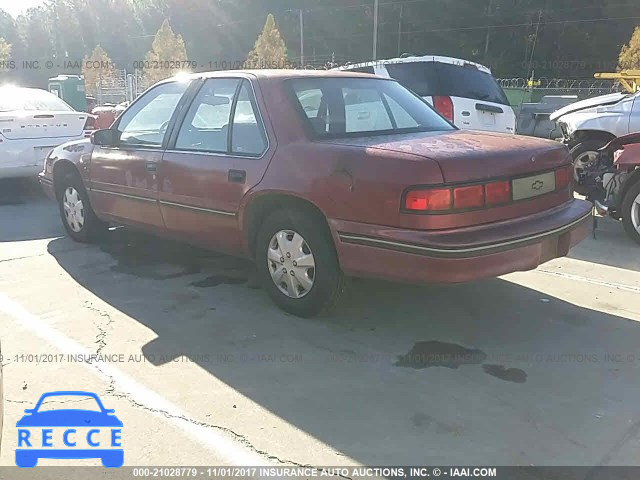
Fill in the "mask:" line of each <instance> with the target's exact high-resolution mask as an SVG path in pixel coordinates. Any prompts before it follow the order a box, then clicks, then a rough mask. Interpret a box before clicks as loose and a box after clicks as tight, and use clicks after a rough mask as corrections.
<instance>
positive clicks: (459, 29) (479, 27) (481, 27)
mask: <svg viewBox="0 0 640 480" xmlns="http://www.w3.org/2000/svg"><path fill="white" fill-rule="evenodd" d="M638 19H640V16H635V17H615V18H591V19H587V18H585V19H579V20H553V21H547V22H541V23H540V26H541V27H542V26H545V25H561V24H567V23H596V22H612V21H623V20H638ZM390 23H391V22H385V24H390ZM536 24H537V22H527V23H512V24H497V25H474V26H470V27H455V28H434V29H424V30H409V31H405V32H404V34H406V35H412V34H414V33H443V32H462V31H468V30H485V29H487V28H515V27H533V26H535V25H536ZM381 25H384V24H381ZM362 36H369V33H354V34H351V35H343V36H340V37H333V38H338V39H343V38H352V37H362ZM312 38H314V39H315V38H320V37H319V36H314V37H312Z"/></svg>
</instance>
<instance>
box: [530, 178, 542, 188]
mask: <svg viewBox="0 0 640 480" xmlns="http://www.w3.org/2000/svg"><path fill="white" fill-rule="evenodd" d="M542 187H544V182H543V181H542V180H536V181H535V182H533V183H532V184H531V189H532V190H541V189H542Z"/></svg>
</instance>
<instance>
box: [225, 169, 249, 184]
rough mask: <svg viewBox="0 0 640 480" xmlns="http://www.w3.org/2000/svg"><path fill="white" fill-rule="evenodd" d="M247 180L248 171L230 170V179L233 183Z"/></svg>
mask: <svg viewBox="0 0 640 480" xmlns="http://www.w3.org/2000/svg"><path fill="white" fill-rule="evenodd" d="M246 180H247V172H245V171H244V170H229V181H230V182H231V183H244V182H245V181H246Z"/></svg>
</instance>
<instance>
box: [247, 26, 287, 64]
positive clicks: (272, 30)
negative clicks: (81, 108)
mask: <svg viewBox="0 0 640 480" xmlns="http://www.w3.org/2000/svg"><path fill="white" fill-rule="evenodd" d="M247 64H248V67H249V68H285V67H286V64H287V47H286V45H285V44H284V40H283V39H282V36H281V35H280V31H279V30H278V27H276V20H275V18H273V15H272V14H269V15H267V21H266V23H265V24H264V28H263V29H262V33H261V34H260V35H259V36H258V39H257V40H256V43H255V45H254V47H253V50H251V52H249V56H248V57H247Z"/></svg>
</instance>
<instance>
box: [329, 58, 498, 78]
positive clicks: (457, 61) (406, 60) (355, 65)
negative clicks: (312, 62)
mask: <svg viewBox="0 0 640 480" xmlns="http://www.w3.org/2000/svg"><path fill="white" fill-rule="evenodd" d="M420 62H440V63H450V64H453V65H460V66H462V65H465V64H467V65H474V66H475V67H477V68H478V70H482V71H483V72H485V73H489V74H491V69H490V68H489V67H487V66H485V65H482V64H481V63H477V62H472V61H470V60H465V59H463V58H456V57H447V56H444V55H417V56H412V57H396V58H389V59H384V60H373V61H369V62H359V63H353V64H350V65H345V66H342V67H338V68H336V69H335V70H342V71H349V70H350V69H352V68H362V67H374V66H376V65H379V66H384V65H386V64H389V63H420Z"/></svg>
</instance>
